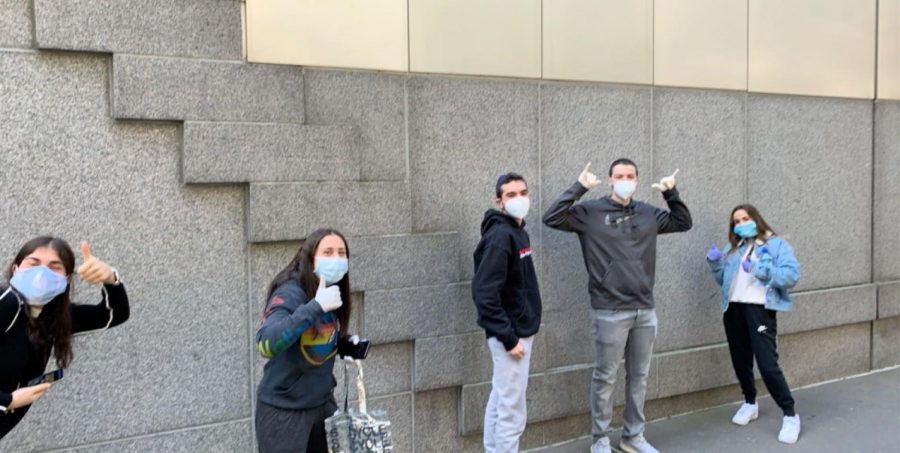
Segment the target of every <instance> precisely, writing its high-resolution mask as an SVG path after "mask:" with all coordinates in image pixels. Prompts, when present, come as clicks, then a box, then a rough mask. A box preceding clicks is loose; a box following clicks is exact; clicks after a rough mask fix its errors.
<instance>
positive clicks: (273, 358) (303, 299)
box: [255, 229, 358, 453]
mask: <svg viewBox="0 0 900 453" xmlns="http://www.w3.org/2000/svg"><path fill="white" fill-rule="evenodd" d="M349 258H350V251H349V250H348V248H347V241H346V240H345V239H344V236H343V235H341V233H339V232H337V231H335V230H331V229H319V230H316V231H314V232H313V233H312V234H311V235H309V236H307V238H306V240H305V241H304V242H303V246H302V247H300V250H299V251H298V252H297V255H296V256H295V257H294V259H293V260H292V261H291V262H290V264H288V265H287V267H285V268H284V269H283V270H282V271H281V272H280V273H279V274H278V275H277V276H275V279H274V280H272V283H271V285H269V296H268V298H269V300H268V303H267V304H266V309H265V311H264V313H263V317H262V321H261V324H260V327H259V329H258V330H257V332H256V342H257V343H256V349H257V350H258V351H259V353H260V355H262V356H263V357H264V358H266V359H269V361H268V362H267V363H266V365H265V368H264V371H263V377H262V380H261V381H260V383H259V387H258V388H257V404H256V416H255V424H256V439H257V444H258V446H259V451H260V452H261V453H269V452H327V451H328V446H327V443H326V439H325V423H324V422H325V419H326V418H327V417H329V416H331V415H332V414H333V413H334V411H335V410H337V404H336V403H335V401H334V393H333V391H334V385H335V380H334V376H333V375H332V370H333V368H334V361H335V360H334V359H335V356H336V355H337V353H338V346H339V344H340V343H346V342H354V341H358V337H356V335H353V336H348V335H347V329H348V327H349V326H348V325H349V321H350V309H351V297H350V277H349V273H348V271H349Z"/></svg>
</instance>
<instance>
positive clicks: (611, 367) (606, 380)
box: [591, 309, 656, 442]
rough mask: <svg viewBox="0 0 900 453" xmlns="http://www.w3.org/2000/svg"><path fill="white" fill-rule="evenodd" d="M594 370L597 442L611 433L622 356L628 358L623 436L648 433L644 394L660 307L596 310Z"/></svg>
mask: <svg viewBox="0 0 900 453" xmlns="http://www.w3.org/2000/svg"><path fill="white" fill-rule="evenodd" d="M592 318H593V319H592V324H593V333H594V373H593V375H592V377H591V416H592V419H593V425H592V427H591V434H592V436H593V438H594V441H595V442H596V441H597V439H600V438H601V437H607V436H608V435H609V432H610V431H611V430H610V427H609V425H610V423H611V422H612V412H613V404H614V402H613V399H612V395H613V389H614V388H615V385H616V372H617V371H618V370H619V363H620V362H621V360H622V356H623V355H624V357H625V383H626V385H625V413H624V416H623V418H624V419H625V430H624V431H623V433H622V436H623V437H634V436H637V435H638V434H642V433H643V432H644V422H645V421H646V420H645V418H644V397H645V395H646V393H647V374H648V372H649V371H650V357H651V356H652V354H653V341H654V340H655V339H656V310H654V309H649V310H644V309H641V310H604V309H594V310H593V315H592Z"/></svg>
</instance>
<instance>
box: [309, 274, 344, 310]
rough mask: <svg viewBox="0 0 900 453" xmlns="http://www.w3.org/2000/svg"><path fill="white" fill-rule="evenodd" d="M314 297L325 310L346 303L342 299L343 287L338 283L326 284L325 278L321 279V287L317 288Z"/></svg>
mask: <svg viewBox="0 0 900 453" xmlns="http://www.w3.org/2000/svg"><path fill="white" fill-rule="evenodd" d="M314 299H315V301H316V302H318V303H319V306H320V307H322V311H324V312H329V311H334V310H337V309H338V308H341V305H344V301H342V300H341V288H339V287H338V285H333V286H331V287H329V286H326V285H325V279H324V278H320V279H319V289H318V290H316V297H315V298H314Z"/></svg>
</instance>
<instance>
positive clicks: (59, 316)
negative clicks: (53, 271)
mask: <svg viewBox="0 0 900 453" xmlns="http://www.w3.org/2000/svg"><path fill="white" fill-rule="evenodd" d="M41 247H49V248H50V249H52V250H53V251H54V252H56V253H57V254H58V255H59V259H60V260H62V263H63V267H65V269H66V277H67V278H69V285H68V286H66V290H65V291H63V293H62V294H60V295H58V296H56V297H54V298H53V300H51V301H50V302H49V303H48V304H47V305H44V307H43V309H42V310H41V314H40V316H38V317H37V318H34V317H32V316H31V310H28V309H27V307H24V308H25V310H24V311H25V315H26V316H27V317H28V337H29V339H30V340H31V342H32V343H34V344H36V345H38V346H40V348H41V349H42V350H45V351H46V353H47V355H48V356H47V357H44V359H49V354H50V348H51V347H52V348H53V355H54V356H55V357H56V365H57V366H58V367H59V368H67V367H68V366H69V364H70V363H71V362H72V358H73V357H74V353H73V352H72V312H71V311H70V305H71V292H72V282H71V275H72V273H73V272H75V254H74V253H73V252H72V247H69V244H68V243H67V242H66V241H64V240H62V239H59V238H55V237H52V236H40V237H36V238H34V239H32V240H30V241H28V242H26V243H25V245H23V246H22V248H21V249H19V253H18V254H16V257H15V258H14V259H13V262H12V264H11V265H10V266H9V268H8V269H7V281H9V279H11V278H12V275H13V266H16V267H18V266H20V265H21V264H22V261H24V260H25V258H26V257H28V255H31V254H32V253H34V251H35V250H37V249H39V248H41Z"/></svg>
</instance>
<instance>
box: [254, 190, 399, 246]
mask: <svg viewBox="0 0 900 453" xmlns="http://www.w3.org/2000/svg"><path fill="white" fill-rule="evenodd" d="M409 209H410V208H409V187H408V186H407V184H406V183H404V182H309V183H252V184H250V194H249V199H248V210H247V214H248V216H247V230H248V233H247V235H248V236H249V238H250V240H251V241H253V242H273V241H286V240H295V239H302V238H304V237H306V235H307V234H309V233H311V232H313V231H315V230H316V229H318V228H323V227H328V228H335V229H337V230H338V231H340V232H341V233H342V234H344V235H345V236H370V235H381V234H400V233H409V232H410V213H409Z"/></svg>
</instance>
